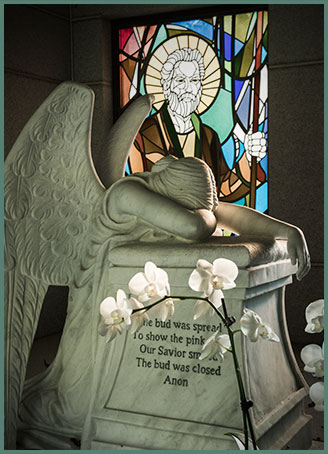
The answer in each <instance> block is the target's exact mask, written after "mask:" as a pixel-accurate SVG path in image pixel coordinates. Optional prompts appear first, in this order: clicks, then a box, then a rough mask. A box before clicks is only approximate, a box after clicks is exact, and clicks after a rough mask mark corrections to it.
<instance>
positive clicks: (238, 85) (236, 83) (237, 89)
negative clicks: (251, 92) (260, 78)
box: [235, 80, 244, 102]
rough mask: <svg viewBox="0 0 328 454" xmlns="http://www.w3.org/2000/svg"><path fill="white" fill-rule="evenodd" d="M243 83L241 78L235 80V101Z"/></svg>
mask: <svg viewBox="0 0 328 454" xmlns="http://www.w3.org/2000/svg"><path fill="white" fill-rule="evenodd" d="M243 85H244V81H243V80H235V102H236V101H237V98H238V95H239V93H240V90H241V89H242V86H243Z"/></svg>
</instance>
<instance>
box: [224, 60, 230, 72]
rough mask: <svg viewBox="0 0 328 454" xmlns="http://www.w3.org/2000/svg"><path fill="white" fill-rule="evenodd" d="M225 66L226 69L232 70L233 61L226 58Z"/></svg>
mask: <svg viewBox="0 0 328 454" xmlns="http://www.w3.org/2000/svg"><path fill="white" fill-rule="evenodd" d="M224 67H225V69H227V70H228V71H231V61H228V60H226V61H225V62H224Z"/></svg>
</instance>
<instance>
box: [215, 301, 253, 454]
mask: <svg viewBox="0 0 328 454" xmlns="http://www.w3.org/2000/svg"><path fill="white" fill-rule="evenodd" d="M222 307H223V312H224V315H225V318H226V320H229V317H228V312H227V307H226V304H225V301H224V298H222ZM226 328H227V331H228V335H229V338H230V343H231V350H232V356H233V361H234V366H235V372H236V378H237V383H238V388H239V395H240V403H241V408H242V412H243V424H244V435H245V450H248V427H247V425H248V426H249V431H250V435H251V439H252V444H253V448H254V449H256V440H255V435H254V430H253V426H252V421H251V418H250V414H249V408H248V401H247V398H246V393H245V388H244V383H243V379H242V376H241V371H240V366H239V361H238V357H237V353H236V347H235V342H234V334H235V332H238V331H240V330H236V331H233V330H232V329H231V328H230V326H229V325H227V324H226Z"/></svg>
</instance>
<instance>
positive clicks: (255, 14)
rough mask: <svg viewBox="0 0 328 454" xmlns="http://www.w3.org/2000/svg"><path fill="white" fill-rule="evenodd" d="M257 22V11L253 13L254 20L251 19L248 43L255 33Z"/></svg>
mask: <svg viewBox="0 0 328 454" xmlns="http://www.w3.org/2000/svg"><path fill="white" fill-rule="evenodd" d="M256 20H257V11H255V12H254V13H253V16H252V19H251V22H250V24H249V28H248V31H247V36H246V41H248V40H249V38H250V36H251V34H252V33H253V30H254V27H255V24H256Z"/></svg>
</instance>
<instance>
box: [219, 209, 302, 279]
mask: <svg viewBox="0 0 328 454" xmlns="http://www.w3.org/2000/svg"><path fill="white" fill-rule="evenodd" d="M215 217H216V219H217V222H218V227H220V228H223V229H225V230H229V231H230V232H234V233H237V234H241V235H252V236H257V237H264V236H265V237H270V238H274V239H285V240H287V241H288V243H287V248H288V253H289V256H290V259H291V262H292V264H295V263H296V259H297V260H298V270H297V273H296V277H297V279H299V280H300V279H302V278H303V277H304V276H305V275H306V274H307V273H308V272H309V270H310V267H311V264H310V255H309V251H308V247H307V244H306V240H305V237H304V235H303V232H302V231H301V230H300V229H299V228H298V227H295V226H294V225H291V224H287V223H286V222H283V221H279V220H278V219H274V218H272V217H271V216H267V215H266V214H263V213H260V212H258V211H255V210H253V209H252V208H247V207H244V206H240V205H235V204H232V203H224V202H220V203H219V206H218V208H217V209H216V211H215Z"/></svg>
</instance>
